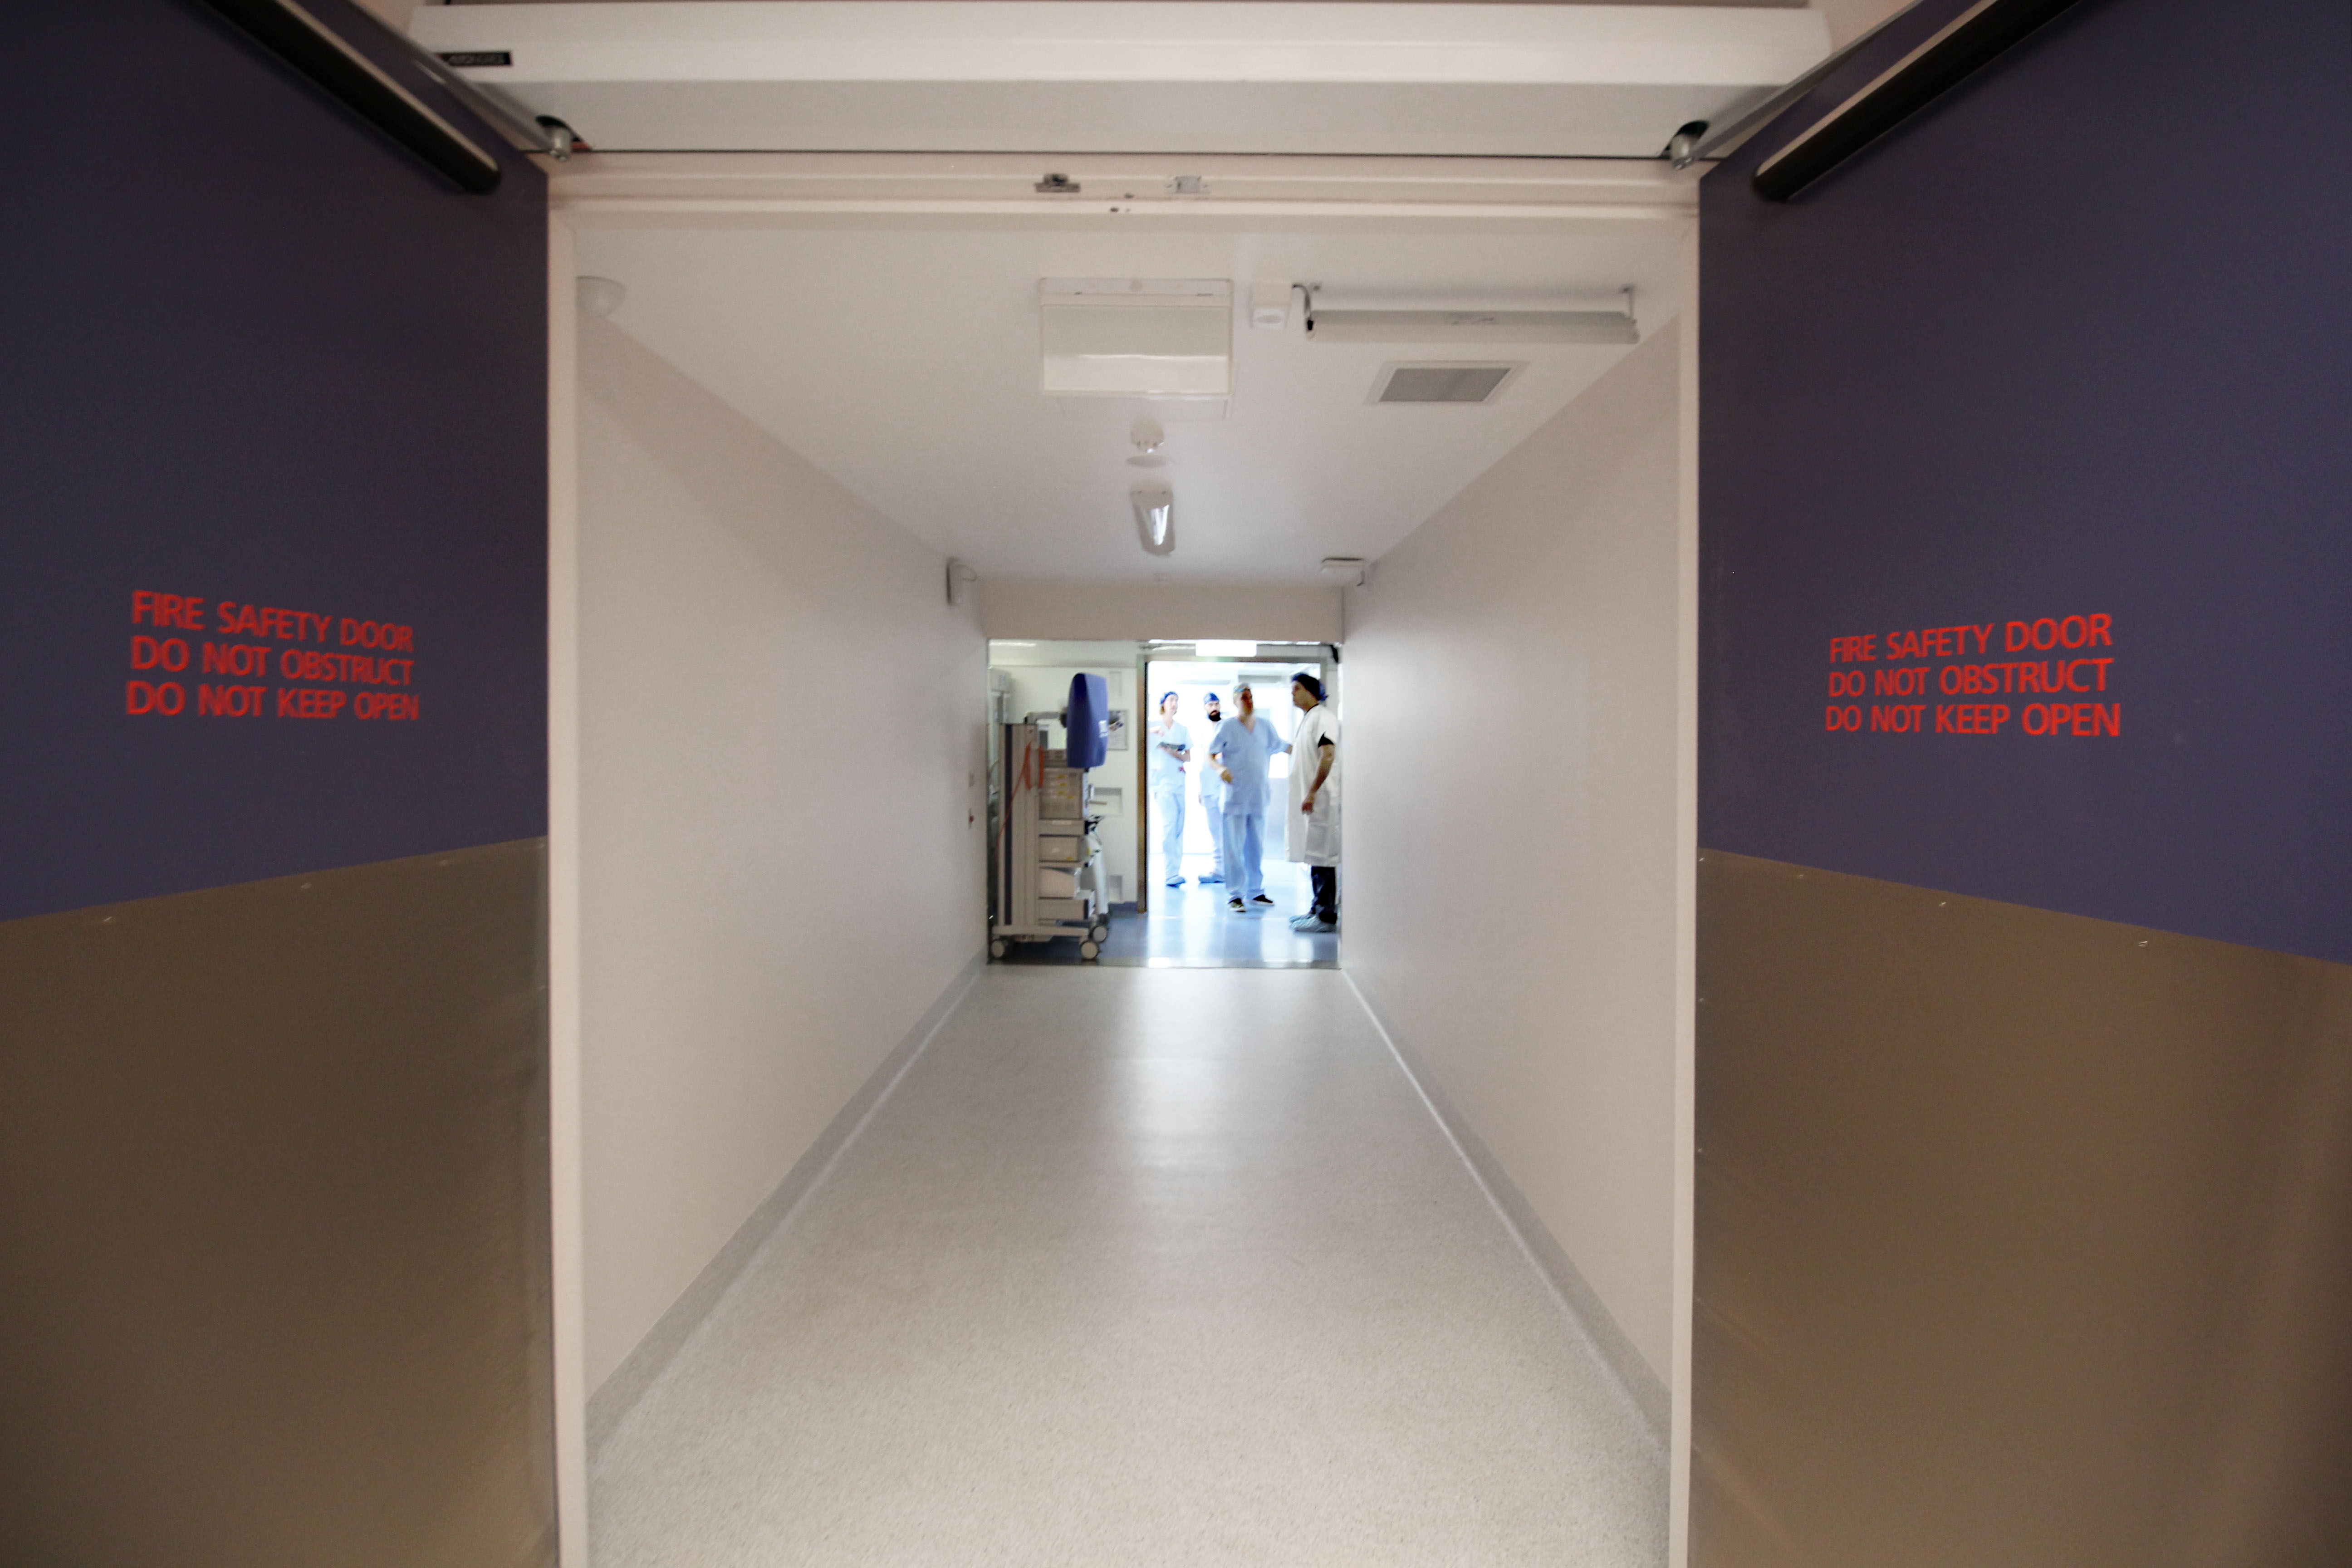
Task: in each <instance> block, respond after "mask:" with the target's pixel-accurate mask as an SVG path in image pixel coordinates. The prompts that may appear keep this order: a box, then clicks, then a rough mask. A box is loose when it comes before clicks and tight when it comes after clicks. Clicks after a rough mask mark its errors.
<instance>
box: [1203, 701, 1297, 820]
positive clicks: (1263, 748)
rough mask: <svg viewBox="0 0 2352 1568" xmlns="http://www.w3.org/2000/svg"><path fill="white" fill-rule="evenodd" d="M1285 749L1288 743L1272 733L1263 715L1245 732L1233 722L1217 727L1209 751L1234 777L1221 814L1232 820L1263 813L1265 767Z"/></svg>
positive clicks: (1286, 749)
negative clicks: (1225, 813)
mask: <svg viewBox="0 0 2352 1568" xmlns="http://www.w3.org/2000/svg"><path fill="white" fill-rule="evenodd" d="M1289 749H1290V747H1289V744H1288V742H1285V741H1284V740H1283V738H1282V736H1281V735H1280V734H1279V733H1277V732H1276V730H1275V727H1274V721H1273V720H1271V719H1268V718H1267V717H1266V716H1265V714H1263V713H1260V714H1259V715H1258V716H1257V721H1256V722H1255V724H1253V725H1251V726H1250V727H1248V728H1246V729H1244V727H1243V725H1242V721H1240V720H1239V719H1237V718H1235V719H1227V720H1226V721H1224V722H1223V723H1222V724H1220V725H1218V726H1217V735H1216V739H1214V740H1213V741H1211V742H1209V750H1210V751H1212V752H1215V753H1216V754H1217V757H1218V759H1219V762H1220V763H1221V764H1222V765H1223V767H1224V769H1225V770H1226V771H1227V772H1228V773H1232V774H1233V775H1234V782H1233V783H1232V784H1231V785H1229V786H1228V791H1229V793H1228V795H1227V798H1226V801H1225V810H1226V811H1227V812H1229V813H1231V814H1233V815H1234V816H1249V815H1250V814H1251V813H1253V812H1263V811H1265V780H1266V765H1267V764H1268V763H1270V762H1272V761H1273V759H1274V757H1275V756H1276V753H1278V752H1286V751H1288V750H1289Z"/></svg>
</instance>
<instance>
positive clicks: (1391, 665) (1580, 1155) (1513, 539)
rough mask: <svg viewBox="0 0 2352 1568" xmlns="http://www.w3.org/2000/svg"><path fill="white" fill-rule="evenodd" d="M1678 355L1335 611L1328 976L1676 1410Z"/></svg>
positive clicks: (1573, 423) (1546, 437) (1596, 394)
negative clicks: (1341, 773) (1337, 819)
mask: <svg viewBox="0 0 2352 1568" xmlns="http://www.w3.org/2000/svg"><path fill="white" fill-rule="evenodd" d="M1677 332H1678V329H1677V328H1675V327H1674V326H1671V325H1670V326H1668V327H1667V328H1665V329H1664V330H1663V331H1658V332H1656V333H1654V335H1653V336H1652V337H1651V338H1650V340H1649V341H1648V342H1645V343H1644V344H1643V346H1642V347H1641V348H1639V349H1637V350H1635V351H1634V352H1633V353H1632V354H1630V355H1628V356H1627V357H1626V358H1625V359H1624V361H1623V362H1622V363H1620V364H1619V365H1618V366H1617V367H1616V368H1615V369H1613V370H1612V371H1611V372H1610V373H1609V374H1608V375H1606V376H1604V377H1603V378H1602V379H1601V381H1599V382H1598V383H1596V384H1594V385H1593V387H1592V388H1591V390H1590V391H1588V392H1586V393H1585V394H1584V395H1583V396H1581V397H1580V398H1578V399H1577V400H1576V401H1575V402H1574V403H1571V404H1570V405H1569V406H1568V407H1567V408H1566V409H1564V410H1563V411H1562V412H1561V413H1560V414H1559V416H1557V417H1555V418H1554V419H1553V420H1551V421H1550V422H1549V424H1547V425H1545V426H1543V427H1542V428H1541V429H1539V430H1538V432H1537V433H1536V434H1535V435H1534V436H1532V437H1529V438H1528V441H1527V442H1526V443H1525V444H1524V445H1522V446H1521V447H1518V448H1517V450H1515V451H1513V452H1512V453H1511V454H1510V455H1509V456H1508V457H1507V458H1504V459H1503V461H1502V462H1501V463H1499V464H1497V465H1496V467H1495V468H1492V469H1491V470H1489V471H1488V472H1487V473H1486V474H1485V475H1484V476H1482V477H1481V478H1480V479H1478V480H1477V481H1476V482H1475V483H1474V484H1472V485H1471V486H1470V487H1469V488H1468V489H1465V490H1464V491H1463V492H1462V494H1461V495H1460V496H1458V497H1456V498H1455V499H1454V500H1453V501H1452V502H1451V503H1449V504H1448V505H1447V506H1446V507H1445V509H1444V510H1442V511H1440V512H1439V513H1438V514H1437V515H1436V516H1435V517H1433V518H1432V519H1431V520H1430V521H1428V522H1426V523H1424V524H1423V526H1422V527H1421V528H1420V529H1419V530H1417V531H1415V532H1414V533H1413V534H1412V536H1411V537H1409V538H1408V539H1406V541H1405V542H1403V543H1402V545H1400V546H1398V547H1397V548H1396V549H1395V550H1393V551H1391V552H1389V554H1388V555H1386V556H1384V557H1383V558H1382V559H1381V563H1380V564H1379V567H1378V568H1377V570H1376V571H1375V573H1374V575H1373V578H1372V583H1371V586H1370V589H1368V590H1363V591H1350V592H1349V596H1348V643H1347V662H1346V665H1345V667H1344V668H1343V670H1342V679H1343V686H1342V694H1343V700H1342V707H1341V710H1342V713H1343V714H1344V718H1345V722H1344V727H1343V729H1342V731H1341V742H1340V743H1341V746H1342V748H1343V750H1344V752H1345V755H1346V757H1347V770H1348V773H1347V778H1348V786H1347V787H1348V800H1347V813H1346V819H1345V820H1346V826H1345V829H1344V834H1345V841H1344V846H1343V850H1344V864H1343V865H1342V867H1341V870H1340V882H1341V887H1340V892H1341V898H1342V900H1343V902H1344V905H1345V910H1344V913H1343V916H1342V924H1343V928H1344V934H1343V936H1342V939H1341V940H1342V943H1343V946H1342V949H1341V952H1342V955H1343V959H1344V962H1345V963H1346V964H1347V966H1348V969H1349V972H1350V973H1352V974H1354V975H1355V976H1356V978H1357V980H1358V983H1359V984H1360V985H1362V986H1363V987H1364V989H1365V990H1366V991H1367V992H1368V993H1369V994H1370V995H1371V996H1372V997H1373V999H1374V1000H1375V1001H1376V1002H1377V1003H1378V1004H1379V1005H1380V1006H1381V1011H1382V1013H1383V1015H1384V1016H1386V1017H1387V1018H1388V1019H1389V1021H1390V1022H1391V1024H1392V1025H1393V1026H1394V1027H1395V1028H1396V1029H1397V1031H1398V1032H1399V1034H1400V1035H1401V1037H1402V1040H1403V1042H1404V1044H1405V1045H1406V1046H1407V1047H1408V1048H1410V1049H1411V1050H1412V1052H1414V1053H1415V1054H1416V1055H1417V1056H1418V1057H1419V1058H1421V1059H1422V1060H1423V1061H1424V1062H1425V1063H1426V1064H1427V1065H1428V1067H1429V1068H1430V1070H1431V1071H1432V1072H1433V1074H1434V1075H1435V1077H1436V1078H1437V1079H1438V1080H1439V1081H1440V1083H1441V1084H1442V1085H1443V1087H1444V1091H1445V1093H1446V1095H1447V1097H1448V1098H1449V1099H1450V1100H1452V1101H1453V1102H1454V1106H1455V1107H1456V1108H1457V1109H1458V1110H1459V1112H1460V1113H1461V1115H1462V1116H1463V1117H1464V1118H1465V1120H1466V1121H1468V1123H1469V1124H1470V1126H1471V1127H1472V1129H1473V1130H1475V1132H1476V1134H1477V1136H1478V1138H1479V1139H1480V1140H1481V1141H1482V1142H1484V1143H1485V1144H1486V1148H1487V1150H1488V1151H1489V1152H1491V1153H1492V1155H1493V1156H1494V1158H1495V1159H1496V1162H1497V1163H1499V1164H1500V1165H1501V1166H1502V1167H1503V1169H1504V1171H1505V1172H1506V1173H1507V1174H1508V1176H1509V1178H1510V1180H1511V1182H1512V1183H1513V1184H1516V1185H1517V1187H1518V1189H1519V1190H1520V1192H1521V1194H1524V1196H1525V1197H1526V1199H1527V1202H1528V1206H1529V1207H1531V1208H1532V1209H1533V1211H1534V1212H1535V1214H1536V1215H1537V1216H1538V1218H1539V1219H1540V1221H1541V1223H1542V1225H1543V1226H1544V1227H1545V1228H1546V1229H1548V1230H1549V1232H1550V1234H1551V1237H1552V1238H1553V1239H1554V1240H1555V1241H1556V1242H1557V1243H1558V1244H1559V1248H1560V1250H1561V1251H1563V1252H1564V1253H1565V1254H1566V1255H1567V1257H1568V1258H1569V1259H1570V1262H1572V1263H1573V1265H1574V1266H1575V1268H1576V1269H1577V1270H1578V1271H1580V1273H1581V1274H1582V1276H1583V1277H1584V1279H1585V1280H1586V1281H1587V1282H1589V1284H1590V1285H1591V1289H1592V1290H1593V1291H1594V1292H1596V1293H1597V1294H1598V1295H1599V1297H1600V1299H1601V1302H1602V1303H1603V1304H1604V1305H1605V1307H1606V1309H1607V1310H1608V1312H1609V1314H1610V1315H1611V1316H1612V1318H1613V1319H1614V1321H1615V1322H1616V1324H1617V1326H1618V1328H1619V1329H1621V1330H1622V1332H1623V1334H1624V1335H1625V1336H1626V1338H1627V1339H1628V1340H1630V1342H1631V1343H1632V1345H1633V1347H1635V1348H1636V1349H1637V1350H1638V1352H1639V1355H1640V1358H1641V1361H1642V1363H1644V1364H1645V1365H1646V1367H1647V1369H1648V1373H1649V1374H1650V1375H1651V1377H1652V1378H1654V1380H1655V1381H1654V1384H1653V1386H1652V1388H1651V1389H1650V1390H1649V1391H1648V1393H1649V1394H1656V1395H1657V1396H1658V1397H1659V1398H1662V1397H1663V1394H1662V1392H1661V1391H1662V1390H1663V1387H1664V1380H1665V1378H1666V1376H1667V1373H1668V1370H1669V1368H1670V1366H1671V1363H1672V1336H1673V1328H1674V1300H1673V1289H1674V1250H1675V1247H1674V1239H1675V1238H1674V1191H1675V1016H1676V1015H1675V1007H1676V998H1675V843H1676V833H1675V800H1676V788H1675V786H1676V758H1677V752H1676V743H1675V714H1676V703H1677V700H1678V695H1679V689H1678V685H1677V679H1676V671H1677V662H1676V661H1677V658H1678V648H1677V643H1676V630H1675V627H1676V619H1675V612H1676V605H1677V599H1676V594H1677V588H1678V584H1679V576H1678V570H1679V567H1678V552H1679V545H1678V538H1679V535H1678V531H1677V521H1678V514H1677V510H1676V498H1677V493H1678V492H1677V483H1678V468H1677V450H1678V448H1677V432H1678V429H1679V426H1678V417H1679V416H1678V409H1679V398H1678V379H1677V362H1678V348H1677Z"/></svg>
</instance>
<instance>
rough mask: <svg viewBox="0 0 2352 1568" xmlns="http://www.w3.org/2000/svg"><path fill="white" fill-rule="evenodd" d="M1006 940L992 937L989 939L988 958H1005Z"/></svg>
mask: <svg viewBox="0 0 2352 1568" xmlns="http://www.w3.org/2000/svg"><path fill="white" fill-rule="evenodd" d="M1004 945H1005V944H1004V939H1003V937H1001V936H992V937H990V938H989V939H988V956H989V957H991V958H1003V956H1004Z"/></svg>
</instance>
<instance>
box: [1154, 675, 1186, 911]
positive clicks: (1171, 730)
mask: <svg viewBox="0 0 2352 1568" xmlns="http://www.w3.org/2000/svg"><path fill="white" fill-rule="evenodd" d="M1176 709H1177V702H1176V694H1175V693H1174V692H1172V691H1171V692H1169V693H1168V694H1167V695H1165V696H1163V697H1162V698H1160V721H1159V722H1158V723H1156V724H1154V725H1152V726H1151V756H1150V775H1151V811H1152V815H1153V816H1156V817H1157V818H1158V819H1159V822H1160V862H1161V866H1160V869H1161V870H1162V871H1163V872H1164V873H1165V874H1166V876H1167V879H1168V885H1169V886H1170V887H1171V888H1181V887H1182V886H1183V885H1184V764H1185V763H1189V762H1191V761H1192V731H1190V730H1188V729H1186V728H1185V727H1184V726H1183V725H1182V724H1181V723H1180V722H1178V721H1177V718H1176Z"/></svg>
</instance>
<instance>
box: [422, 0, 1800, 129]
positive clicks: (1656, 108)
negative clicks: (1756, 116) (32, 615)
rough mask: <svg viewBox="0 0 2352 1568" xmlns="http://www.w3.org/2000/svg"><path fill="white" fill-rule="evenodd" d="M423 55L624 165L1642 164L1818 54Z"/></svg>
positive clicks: (482, 45)
mask: <svg viewBox="0 0 2352 1568" xmlns="http://www.w3.org/2000/svg"><path fill="white" fill-rule="evenodd" d="M410 28H411V31H412V33H413V34H414V36H415V38H416V39H417V41H418V42H419V43H421V44H423V45H425V47H427V48H430V49H433V50H436V52H439V53H441V54H443V55H445V56H455V57H458V61H457V62H456V63H460V66H461V68H463V69H464V70H465V72H466V74H467V76H468V77H470V78H472V79H474V80H475V81H477V82H478V83H480V84H481V85H482V86H484V87H487V88H489V89H493V90H495V91H498V92H499V93H501V94H503V95H504V96H505V97H507V98H508V99H509V100H510V101H512V102H513V103H515V104H516V105H517V106H519V107H520V108H522V109H524V110H528V111H529V112H530V113H533V114H547V115H553V116H555V117H557V118H559V119H561V120H562V121H565V122H566V123H567V124H569V125H571V126H572V129H573V130H574V131H575V132H578V133H579V134H580V135H581V136H582V137H583V138H584V139H585V140H586V141H587V142H589V143H590V144H591V145H592V146H593V147H595V148H597V149H599V150H601V151H607V152H619V151H649V152H650V151H667V152H687V151H706V152H716V151H804V152H948V153H953V152H962V153H979V152H1007V153H1087V152H1109V153H1386V154H1421V153H1434V154H1447V155H1456V156H1461V155H1486V156H1505V157H1576V156H1583V157H1632V158H1650V157H1655V156H1657V155H1659V153H1661V152H1662V151H1663V150H1664V147H1665V145H1666V142H1667V141H1668V139H1669V138H1671V137H1672V136H1673V135H1674V133H1675V131H1676V130H1678V129H1679V128H1680V127H1681V126H1683V125H1684V124H1685V123H1687V122H1689V121H1714V122H1716V123H1718V124H1719V123H1722V122H1723V121H1725V120H1727V119H1729V118H1732V117H1735V116H1737V115H1738V114H1739V113H1741V112H1742V111H1744V110H1747V109H1748V108H1750V107H1752V106H1753V105H1755V104H1757V103H1759V102H1760V101H1761V100H1763V99H1764V98H1766V97H1767V96H1769V94H1770V93H1771V92H1772V91H1773V90H1774V89H1777V88H1779V87H1780V85H1781V84H1782V83H1784V82H1786V81H1788V80H1789V79H1791V78H1793V77H1795V76H1798V75H1800V74H1801V73H1802V72H1803V71H1804V70H1805V69H1806V68H1809V67H1811V65H1813V64H1814V63H1815V62H1816V61H1818V60H1819V59H1821V58H1822V57H1823V56H1825V55H1826V54H1828V52H1829V47H1830V42H1829V33H1828V29H1827V25H1826V24H1825V23H1824V22H1823V21H1822V16H1821V15H1820V14H1819V13H1818V12H1815V11H1811V10H1803V9H1793V8H1787V7H1770V6H1754V5H1746V6H1713V5H1357V4H1287V3H1268V4H1232V3H1228V0H1178V3H1167V0H657V3H650V4H592V5H432V6H425V7H423V8H421V9H419V10H418V11H417V12H416V13H415V16H414V17H413V18H412V20H411V22H410Z"/></svg>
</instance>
